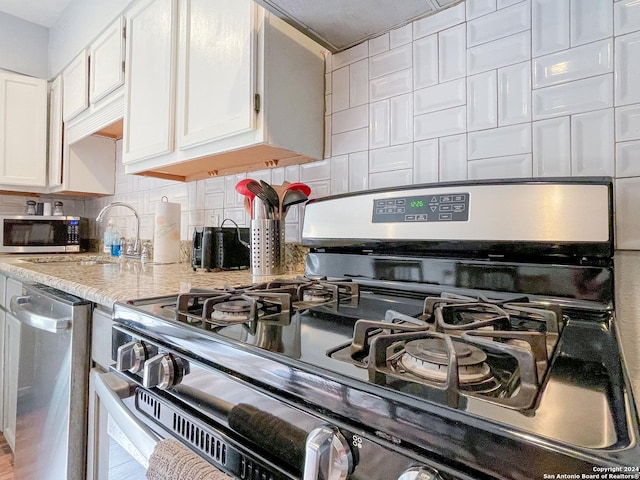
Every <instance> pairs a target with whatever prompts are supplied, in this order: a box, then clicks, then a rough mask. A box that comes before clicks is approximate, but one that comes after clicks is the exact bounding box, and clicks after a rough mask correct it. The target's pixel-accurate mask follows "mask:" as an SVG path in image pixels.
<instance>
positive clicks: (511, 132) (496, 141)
mask: <svg viewBox="0 0 640 480" xmlns="http://www.w3.org/2000/svg"><path fill="white" fill-rule="evenodd" d="M529 152H531V123H523V124H521V125H513V126H510V127H501V128H493V129H491V130H482V131H479V132H471V133H469V160H473V159H478V158H488V157H502V156H505V155H515V154H519V153H529Z"/></svg>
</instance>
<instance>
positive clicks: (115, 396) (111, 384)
mask: <svg viewBox="0 0 640 480" xmlns="http://www.w3.org/2000/svg"><path fill="white" fill-rule="evenodd" d="M90 382H91V389H92V391H94V392H95V394H96V395H97V396H98V397H99V398H100V402H101V404H102V406H103V407H104V408H105V409H106V410H107V411H108V412H109V415H110V416H111V418H112V419H113V420H114V421H115V422H116V424H117V425H118V427H119V428H120V429H121V430H122V432H123V433H124V434H125V436H126V437H127V438H128V439H129V440H130V441H131V443H132V444H133V445H134V446H135V447H136V449H137V450H138V451H139V452H140V453H141V454H142V455H143V456H144V458H145V459H146V460H147V461H148V460H149V457H150V456H151V454H152V453H153V449H154V448H155V447H156V444H157V443H158V442H159V441H160V440H161V439H160V437H158V436H157V435H156V434H155V433H153V432H152V431H151V430H150V429H149V428H148V427H147V426H146V425H145V424H144V423H142V422H141V421H140V420H138V419H137V418H136V417H135V416H134V415H133V414H132V413H131V412H130V411H129V409H128V408H127V407H126V405H125V404H124V403H122V400H121V399H122V398H128V397H130V396H131V395H132V388H131V384H130V383H129V382H127V381H125V380H123V379H121V378H120V377H118V376H117V375H116V374H115V373H99V372H98V371H96V370H92V371H91V376H90Z"/></svg>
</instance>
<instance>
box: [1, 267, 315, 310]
mask: <svg viewBox="0 0 640 480" xmlns="http://www.w3.org/2000/svg"><path fill="white" fill-rule="evenodd" d="M92 260H98V261H100V260H107V261H108V262H109V263H94V262H92ZM0 272H3V273H5V274H7V275H8V276H11V277H15V278H17V279H19V280H22V281H27V282H37V283H42V284H44V285H48V286H51V287H54V288H58V289H59V290H63V291H65V292H67V293H70V294H72V295H76V296H78V297H82V298H84V299H86V300H89V301H91V302H94V303H98V304H100V305H102V306H104V307H107V308H109V309H111V308H112V307H113V304H114V303H115V302H120V301H126V300H133V299H139V298H149V297H157V296H163V295H173V294H176V293H180V292H187V291H189V290H190V289H191V288H194V287H199V288H211V289H215V288H223V287H225V286H234V287H239V286H245V285H250V284H252V283H256V282H264V281H268V280H273V279H275V278H295V277H296V276H298V275H302V274H303V272H302V271H300V272H289V273H287V274H284V275H279V276H259V277H256V276H253V275H251V271H250V270H236V271H223V272H207V271H205V270H198V271H196V272H194V271H193V269H192V268H191V265H190V264H188V263H178V264H165V265H159V264H153V263H151V264H149V263H146V264H143V263H141V262H140V261H139V260H112V259H111V258H110V257H106V256H104V257H103V256H97V255H95V254H93V255H91V254H75V255H55V256H44V255H32V256H19V257H15V256H9V255H1V256H0Z"/></svg>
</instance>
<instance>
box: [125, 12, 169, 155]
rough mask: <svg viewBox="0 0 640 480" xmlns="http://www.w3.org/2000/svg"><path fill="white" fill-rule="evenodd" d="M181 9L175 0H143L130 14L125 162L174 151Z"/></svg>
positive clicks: (128, 17)
mask: <svg viewBox="0 0 640 480" xmlns="http://www.w3.org/2000/svg"><path fill="white" fill-rule="evenodd" d="M177 13H178V12H177V1H176V0H141V1H140V2H139V3H138V4H136V5H135V6H134V7H133V8H132V9H131V10H130V11H129V12H128V13H127V15H126V17H127V32H128V33H127V36H128V37H129V41H128V42H127V55H126V77H127V78H126V87H125V115H124V131H123V149H122V161H123V163H125V164H127V163H130V162H133V161H137V160H143V159H146V158H151V157H154V156H158V155H161V154H165V153H168V152H171V151H172V150H173V138H174V126H173V121H174V118H173V117H174V91H175V89H174V78H175V59H176V51H175V49H176V36H177Z"/></svg>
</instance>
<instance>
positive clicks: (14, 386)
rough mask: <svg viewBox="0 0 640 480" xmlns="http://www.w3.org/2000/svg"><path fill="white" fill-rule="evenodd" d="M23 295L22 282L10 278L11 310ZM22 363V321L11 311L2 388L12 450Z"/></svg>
mask: <svg viewBox="0 0 640 480" xmlns="http://www.w3.org/2000/svg"><path fill="white" fill-rule="evenodd" d="M14 295H22V283H21V282H19V281H17V280H14V279H13V278H8V279H7V280H6V289H5V290H4V292H3V297H4V305H5V308H6V309H7V310H9V305H10V302H11V297H13V296H14ZM19 363H20V321H18V319H17V318H15V317H14V316H13V315H11V314H10V313H7V314H6V315H5V326H4V385H3V388H2V392H3V396H4V402H3V407H2V411H3V423H2V427H3V428H2V431H3V435H4V438H5V439H6V440H7V443H8V444H9V446H10V447H11V449H12V450H14V449H15V441H16V412H17V401H18V365H19Z"/></svg>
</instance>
